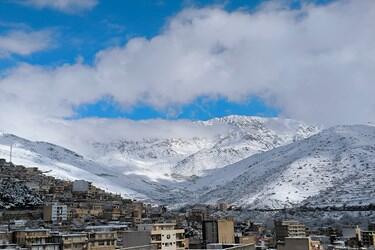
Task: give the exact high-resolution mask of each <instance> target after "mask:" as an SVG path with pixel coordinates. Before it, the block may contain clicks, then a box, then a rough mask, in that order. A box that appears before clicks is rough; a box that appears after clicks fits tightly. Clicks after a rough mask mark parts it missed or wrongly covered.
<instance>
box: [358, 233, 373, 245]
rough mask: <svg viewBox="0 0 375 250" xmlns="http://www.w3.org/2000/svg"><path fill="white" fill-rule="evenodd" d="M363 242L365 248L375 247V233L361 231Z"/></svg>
mask: <svg viewBox="0 0 375 250" xmlns="http://www.w3.org/2000/svg"><path fill="white" fill-rule="evenodd" d="M360 239H361V242H362V245H363V246H365V247H372V246H375V231H362V230H361V238H360Z"/></svg>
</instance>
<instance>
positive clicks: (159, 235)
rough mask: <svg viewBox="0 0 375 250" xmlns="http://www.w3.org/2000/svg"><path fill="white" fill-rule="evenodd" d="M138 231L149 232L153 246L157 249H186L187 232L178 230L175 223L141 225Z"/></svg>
mask: <svg viewBox="0 0 375 250" xmlns="http://www.w3.org/2000/svg"><path fill="white" fill-rule="evenodd" d="M138 231H149V232H150V233H151V244H152V245H155V246H156V248H157V249H161V250H182V249H185V230H184V229H177V228H176V224H175V223H158V224H139V225H138Z"/></svg>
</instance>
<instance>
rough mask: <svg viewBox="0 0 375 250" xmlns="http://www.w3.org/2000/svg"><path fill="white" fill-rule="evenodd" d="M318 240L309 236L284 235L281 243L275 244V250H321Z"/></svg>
mask: <svg viewBox="0 0 375 250" xmlns="http://www.w3.org/2000/svg"><path fill="white" fill-rule="evenodd" d="M322 249H323V248H322V247H321V245H320V242H319V241H313V240H311V239H310V238H309V237H286V238H285V239H284V242H283V243H279V244H278V245H277V250H322Z"/></svg>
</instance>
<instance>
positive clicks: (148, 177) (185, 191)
mask: <svg viewBox="0 0 375 250" xmlns="http://www.w3.org/2000/svg"><path fill="white" fill-rule="evenodd" d="M191 123H194V126H198V127H202V128H205V129H207V128H208V129H209V130H210V131H213V133H211V134H210V135H207V136H206V135H204V134H203V135H202V134H195V133H194V132H193V131H192V133H191V134H189V135H188V136H184V137H175V136H173V133H171V136H170V137H158V136H156V135H155V136H149V135H148V136H147V137H146V136H145V137H140V138H138V139H134V138H118V139H116V140H112V141H110V142H108V141H107V142H103V141H95V140H92V141H90V142H88V143H87V150H84V152H74V151H72V150H69V149H66V148H64V147H62V146H58V145H55V144H51V143H48V142H38V141H30V140H27V139H24V138H20V137H17V136H16V135H12V134H4V133H3V134H0V158H8V157H9V148H10V145H13V158H12V161H13V162H14V163H15V164H21V165H25V166H30V167H38V168H39V169H41V170H42V171H44V172H45V173H46V174H48V175H52V176H55V177H58V178H62V179H70V180H74V179H86V180H88V181H92V182H93V183H94V184H95V185H97V186H99V187H101V188H103V189H105V190H107V191H111V192H116V193H120V194H122V195H123V196H125V197H131V198H136V199H141V200H146V201H151V202H157V203H164V204H168V205H170V206H179V205H183V204H187V203H193V202H202V203H216V202H220V201H226V202H229V203H231V204H235V205H240V206H247V207H252V208H260V207H261V208H281V207H285V206H288V207H289V206H295V205H301V204H307V205H313V206H323V205H346V204H369V203H374V202H375V201H374V199H373V198H372V197H373V190H375V189H374V184H373V183H375V182H374V180H375V170H374V167H373V166H374V161H375V160H374V159H375V157H374V156H375V155H374V154H375V127H373V126H370V125H356V126H354V125H353V126H336V127H332V128H328V129H324V130H322V129H321V128H320V127H317V126H311V125H307V124H305V123H302V122H299V121H295V120H290V119H282V118H260V117H248V116H228V117H223V118H215V119H212V120H208V121H195V122H191Z"/></svg>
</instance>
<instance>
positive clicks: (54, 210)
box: [43, 203, 68, 223]
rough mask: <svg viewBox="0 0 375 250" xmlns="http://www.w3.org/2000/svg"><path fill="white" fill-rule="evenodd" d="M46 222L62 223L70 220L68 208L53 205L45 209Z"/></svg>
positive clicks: (44, 217)
mask: <svg viewBox="0 0 375 250" xmlns="http://www.w3.org/2000/svg"><path fill="white" fill-rule="evenodd" d="M43 219H44V221H48V222H52V223H61V222H64V221H67V220H68V206H67V205H64V204H59V203H52V204H48V205H46V206H44V208H43Z"/></svg>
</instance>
